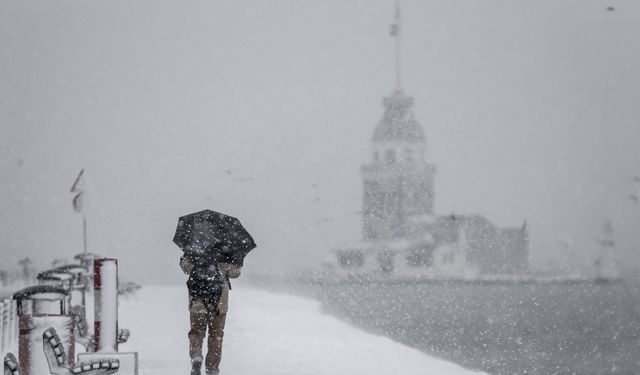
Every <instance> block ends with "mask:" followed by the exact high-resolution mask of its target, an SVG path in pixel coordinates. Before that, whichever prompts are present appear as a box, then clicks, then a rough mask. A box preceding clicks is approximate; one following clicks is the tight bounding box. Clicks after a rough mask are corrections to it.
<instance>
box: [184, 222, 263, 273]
mask: <svg viewBox="0 0 640 375" xmlns="http://www.w3.org/2000/svg"><path fill="white" fill-rule="evenodd" d="M173 242H174V243H175V244H176V245H178V247H180V248H181V249H182V251H184V253H185V255H186V256H189V257H190V258H191V259H192V260H196V261H197V262H210V261H222V262H229V263H232V264H235V265H236V266H238V267H242V264H243V262H244V257H245V256H246V255H247V254H248V253H249V252H250V251H251V250H252V249H254V248H255V247H256V244H255V242H254V241H253V238H252V237H251V235H250V234H249V232H247V230H246V229H245V228H244V227H243V226H242V223H240V220H238V219H236V218H235V217H232V216H229V215H225V214H223V213H220V212H216V211H212V210H204V211H200V212H194V213H192V214H189V215H185V216H182V217H180V219H178V227H177V228H176V234H175V235H174V236H173Z"/></svg>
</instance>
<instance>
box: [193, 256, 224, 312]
mask: <svg viewBox="0 0 640 375" xmlns="http://www.w3.org/2000/svg"><path fill="white" fill-rule="evenodd" d="M224 283H225V279H224V278H223V277H222V276H221V275H220V272H218V267H217V265H216V264H211V265H209V266H195V267H194V268H193V270H191V273H190V274H189V279H188V280H187V288H188V289H189V295H190V296H191V297H192V298H194V299H197V300H199V301H200V302H202V303H203V304H204V306H205V307H206V309H207V311H208V312H209V313H210V314H213V315H218V303H219V302H220V298H221V297H222V290H223V288H224Z"/></svg>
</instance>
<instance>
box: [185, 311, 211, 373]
mask: <svg viewBox="0 0 640 375" xmlns="http://www.w3.org/2000/svg"><path fill="white" fill-rule="evenodd" d="M189 319H190V321H191V330H190V331H189V357H190V358H191V364H192V365H193V371H195V373H199V372H200V367H201V366H202V342H203V341H204V336H205V335H206V334H207V322H208V317H207V314H206V313H200V312H190V313H189ZM193 371H192V373H194V372H193Z"/></svg>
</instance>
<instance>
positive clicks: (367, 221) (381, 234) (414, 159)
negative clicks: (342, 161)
mask: <svg viewBox="0 0 640 375" xmlns="http://www.w3.org/2000/svg"><path fill="white" fill-rule="evenodd" d="M400 31H401V30H400V8H399V5H397V4H396V17H395V23H394V24H393V25H391V36H392V37H394V39H395V47H396V48H395V50H396V89H395V90H394V92H393V93H392V94H391V96H389V97H386V98H385V99H384V101H383V105H384V113H383V115H382V119H381V120H380V122H379V123H378V125H377V127H376V129H375V131H374V134H373V138H372V140H371V143H372V147H371V148H372V153H371V157H372V160H371V161H370V162H369V163H367V164H365V165H363V166H362V177H363V184H364V197H363V210H362V211H363V232H364V233H363V235H364V239H365V240H376V239H391V238H397V237H402V236H404V235H405V234H406V233H405V229H406V226H405V225H404V224H405V223H406V221H407V219H408V218H409V217H410V216H413V215H430V214H433V178H434V175H435V166H433V165H431V164H429V163H427V161H426V157H425V153H426V139H425V136H424V131H423V130H422V126H421V125H420V123H418V121H416V120H415V118H414V114H413V99H412V98H411V97H407V96H405V95H404V94H403V92H402V88H401V82H400Z"/></svg>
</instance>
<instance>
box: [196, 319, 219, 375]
mask: <svg viewBox="0 0 640 375" xmlns="http://www.w3.org/2000/svg"><path fill="white" fill-rule="evenodd" d="M189 317H190V319H191V330H190V331H189V357H191V358H192V359H193V358H194V357H195V356H197V355H200V356H202V342H203V341H204V338H205V336H206V334H207V328H208V329H209V336H208V338H207V345H208V352H207V356H206V357H205V361H204V363H205V366H206V368H207V369H208V370H218V366H219V365H220V359H221V357H222V338H223V337H224V322H225V319H226V318H227V314H220V315H213V314H209V313H207V312H190V313H189Z"/></svg>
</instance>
